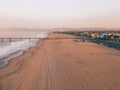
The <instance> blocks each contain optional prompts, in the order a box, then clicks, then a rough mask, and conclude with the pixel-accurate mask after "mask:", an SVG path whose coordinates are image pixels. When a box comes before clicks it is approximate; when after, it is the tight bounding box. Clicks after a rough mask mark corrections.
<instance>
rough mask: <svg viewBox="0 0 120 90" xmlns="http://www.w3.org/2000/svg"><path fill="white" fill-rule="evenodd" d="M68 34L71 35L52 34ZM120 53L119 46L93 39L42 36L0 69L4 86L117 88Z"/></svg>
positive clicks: (25, 89) (15, 89) (27, 89)
mask: <svg viewBox="0 0 120 90" xmlns="http://www.w3.org/2000/svg"><path fill="white" fill-rule="evenodd" d="M66 36H67V37H71V36H70V35H63V34H62V35H60V34H51V35H50V36H49V37H54V38H56V37H57V38H58V37H60V38H62V37H66ZM119 55H120V51H118V50H115V49H112V48H108V47H105V46H101V45H98V44H95V43H91V42H75V41H74V40H71V39H70V40H68V39H67V40H65V39H64V40H61V39H60V40H58V39H56V40H42V41H40V42H39V43H38V44H37V45H36V46H34V47H32V48H31V49H29V50H27V51H26V52H25V53H24V54H23V55H22V56H19V57H17V58H15V59H14V60H11V61H10V63H9V65H7V66H6V67H5V68H2V69H0V89H2V90H6V89H7V87H10V88H9V89H10V90H37V89H38V90H46V89H47V90H51V88H54V89H52V90H61V89H62V90H73V88H75V89H76V90H84V89H89V90H93V89H94V88H96V89H97V90H101V89H105V90H108V89H110V88H113V89H114V90H117V89H119V88H120V86H116V83H118V84H119V83H120V81H119V78H120V77H119V74H120V73H119V69H120V68H119V63H120V60H119ZM111 78H112V79H111ZM71 81H72V82H71ZM28 83H29V84H28ZM61 87H62V88H61Z"/></svg>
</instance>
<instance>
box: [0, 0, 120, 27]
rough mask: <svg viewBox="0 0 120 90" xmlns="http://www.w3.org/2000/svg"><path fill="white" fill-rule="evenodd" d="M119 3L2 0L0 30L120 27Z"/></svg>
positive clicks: (112, 0)
mask: <svg viewBox="0 0 120 90" xmlns="http://www.w3.org/2000/svg"><path fill="white" fill-rule="evenodd" d="M119 4H120V0H3V1H0V28H14V27H15V28H21V27H22V28H82V27H83V28H87V27H97V28H101V27H103V28H120V5H119Z"/></svg>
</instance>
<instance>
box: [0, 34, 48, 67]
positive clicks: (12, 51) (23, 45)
mask: <svg viewBox="0 0 120 90" xmlns="http://www.w3.org/2000/svg"><path fill="white" fill-rule="evenodd" d="M31 37H33V36H32V34H31ZM34 37H35V36H34ZM36 37H37V38H46V37H47V34H46V33H39V34H38V33H37V35H36ZM37 41H38V40H37V39H34V40H29V39H24V40H19V41H15V42H3V43H1V44H0V68H1V67H4V66H5V65H7V64H8V61H9V60H11V59H13V58H15V57H17V56H20V55H21V54H23V52H24V51H25V50H28V49H29V48H31V47H33V46H35V45H36V44H37Z"/></svg>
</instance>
